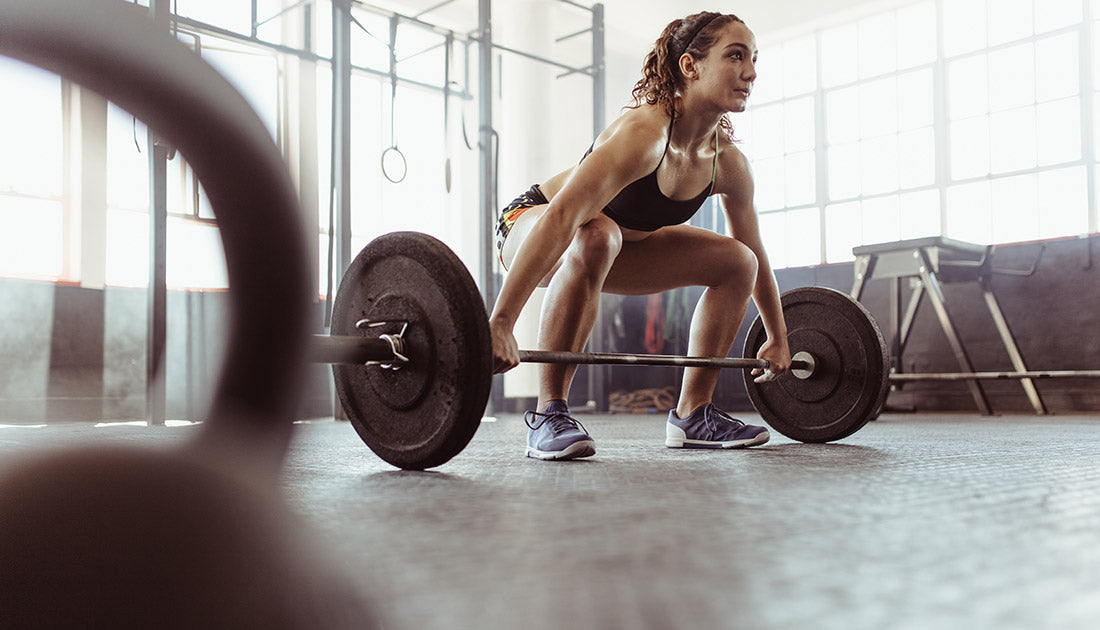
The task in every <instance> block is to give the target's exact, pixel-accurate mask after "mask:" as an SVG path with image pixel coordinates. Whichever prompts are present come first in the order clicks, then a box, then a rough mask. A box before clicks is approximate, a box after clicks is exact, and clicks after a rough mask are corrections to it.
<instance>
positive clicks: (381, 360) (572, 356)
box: [310, 335, 813, 371]
mask: <svg viewBox="0 0 1100 630" xmlns="http://www.w3.org/2000/svg"><path fill="white" fill-rule="evenodd" d="M403 348H404V340H403V339H402V338H401V337H398V336H394V335H381V336H380V337H377V338H371V337H354V336H350V335H344V336H336V335H314V336H313V342H312V346H311V350H310V357H311V360H312V361H313V362H315V363H347V364H358V365H390V366H392V367H400V366H401V364H402V362H403V361H404V360H406V359H407V360H408V361H416V358H415V357H403V352H402V351H403ZM519 360H520V363H557V364H563V365H639V366H642V365H649V366H666V367H700V368H743V369H754V370H755V369H760V370H767V369H770V368H771V364H770V363H769V362H768V361H767V360H766V359H748V358H735V357H686V356H677V355H668V354H624V353H615V352H565V351H557V350H520V351H519ZM791 369H792V370H799V371H811V370H813V365H812V359H809V358H806V359H798V360H794V361H792V362H791Z"/></svg>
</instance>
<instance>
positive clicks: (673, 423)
mask: <svg viewBox="0 0 1100 630" xmlns="http://www.w3.org/2000/svg"><path fill="white" fill-rule="evenodd" d="M769 438H771V436H770V435H768V430H767V429H765V428H764V427H757V426H753V425H751V424H745V423H744V422H741V421H740V420H738V419H736V418H732V417H730V415H729V414H727V413H726V412H724V411H722V410H721V409H719V408H718V407H715V406H714V403H707V404H706V405H703V406H702V407H699V408H698V409H696V410H695V411H693V412H691V414H690V415H689V416H688V417H686V418H683V419H681V418H680V416H678V415H676V410H675V409H673V410H672V411H669V412H668V424H666V425H665V446H667V447H669V448H744V447H746V446H758V445H760V444H763V443H764V442H767V441H768V439H769Z"/></svg>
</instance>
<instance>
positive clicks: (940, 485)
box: [0, 415, 1100, 630]
mask: <svg viewBox="0 0 1100 630" xmlns="http://www.w3.org/2000/svg"><path fill="white" fill-rule="evenodd" d="M580 419H581V421H582V422H583V423H584V424H585V425H586V426H587V428H588V429H589V431H590V432H591V433H592V434H593V436H594V437H595V439H596V441H597V454H596V456H595V457H592V458H590V459H586V460H580V461H575V462H564V463H549V462H540V461H535V460H531V459H527V458H525V457H523V445H524V439H525V427H524V425H523V422H522V419H521V418H520V417H519V416H502V417H500V418H498V419H497V420H496V421H491V422H485V423H483V424H482V426H481V428H480V430H479V431H478V433H477V435H476V436H475V437H474V439H473V442H471V444H470V445H469V447H467V449H466V450H465V451H463V452H462V453H461V454H460V455H459V456H458V457H456V458H455V459H454V460H452V461H451V462H449V463H447V464H445V465H444V466H442V467H440V468H438V469H436V470H433V471H428V472H405V471H399V470H396V469H393V468H392V467H390V466H389V465H387V464H385V463H384V462H382V461H381V460H379V459H378V458H377V457H375V456H374V455H373V453H371V452H370V451H369V450H368V449H367V448H366V447H365V446H364V445H363V444H362V442H361V441H360V440H359V438H358V436H357V435H356V434H355V431H354V430H353V429H352V427H351V426H349V425H347V424H346V423H339V422H334V421H315V422H309V423H303V424H299V425H298V426H297V432H296V436H295V439H294V443H293V446H292V450H291V452H290V454H289V456H288V458H287V461H286V463H285V467H284V471H285V472H284V475H283V477H282V484H283V486H284V488H285V490H286V493H287V496H288V499H289V502H290V504H291V507H292V509H293V510H294V511H295V512H297V513H298V514H300V515H301V516H302V517H303V519H304V520H305V522H306V523H307V525H309V526H310V527H311V529H312V531H313V533H314V534H315V535H316V536H317V537H318V539H319V540H322V541H324V542H325V543H326V544H328V545H330V546H331V547H332V548H333V550H334V551H335V554H336V557H338V558H339V559H340V563H341V564H342V565H343V566H342V567H339V569H340V570H342V571H343V572H344V573H346V575H347V576H348V580H349V581H350V582H352V583H358V585H359V586H361V587H362V588H363V589H364V591H365V592H366V593H367V594H368V597H369V598H370V599H371V600H372V601H373V603H374V604H375V608H376V609H377V610H379V611H380V615H381V616H382V620H383V622H384V627H386V628H398V629H404V628H415V629H431V628H448V629H452V628H514V627H519V626H524V627H526V628H551V627H563V626H564V627H590V628H688V627H697V628H734V627H736V628H792V629H796V628H797V629H804V628H815V629H817V628H844V629H852V628H875V629H879V628H914V629H918V628H919V629H927V628H967V629H975V628H996V629H999V630H1000V629H1005V628H1027V629H1034V628H1058V629H1074V628H1095V627H1096V623H1097V619H1100V466H1098V465H1097V459H1096V455H1097V452H1098V450H1100V449H1098V448H1097V442H1098V441H1100V440H1098V438H1097V435H1098V433H1097V431H1098V428H1100V418H1098V417H1090V416H1052V417H1035V416H1000V417H992V418H988V417H980V416H976V415H937V416H926V415H887V416H884V417H883V418H881V419H879V420H878V421H876V422H873V423H871V424H869V425H868V426H867V427H865V428H864V429H862V430H861V431H860V432H859V433H857V434H856V435H854V436H852V437H851V438H848V439H847V440H845V441H844V442H842V443H838V444H832V445H808V444H800V443H795V442H791V441H790V440H788V439H786V438H783V437H782V436H777V435H773V438H772V441H771V442H770V443H769V444H767V445H765V446H763V447H760V448H755V449H751V450H747V451H725V452H715V451H687V450H673V449H666V448H664V446H663V432H664V428H663V417H662V416H658V415H635V416H629V415H615V416H606V415H601V416H581V418H580ZM746 419H748V420H750V421H751V420H752V417H751V416H746ZM192 431H193V429H191V428H187V427H183V428H163V429H161V428H155V429H150V428H145V427H132V426H120V427H107V428H99V429H92V428H89V427H86V426H84V425H80V426H77V425H70V426H65V425H55V426H50V427H46V428H41V429H28V428H8V429H2V430H0V458H2V457H5V456H6V455H9V454H10V453H12V452H13V451H16V450H22V449H25V448H28V447H38V446H44V445H47V444H51V445H56V444H58V443H66V442H70V441H71V442H72V443H87V442H88V441H89V440H100V439H102V440H105V441H108V442H113V443H117V442H119V441H123V442H124V443H141V444H144V443H151V444H158V443H164V442H166V441H172V440H175V439H177V437H178V438H181V439H182V438H183V437H184V436H186V435H188V434H189V433H191V432H192Z"/></svg>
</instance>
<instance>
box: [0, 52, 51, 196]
mask: <svg viewBox="0 0 1100 630" xmlns="http://www.w3.org/2000/svg"><path fill="white" fill-rule="evenodd" d="M0 36H2V35H0ZM0 86H3V90H4V93H5V94H7V96H6V97H4V98H0V190H17V191H19V192H22V193H26V194H30V195H47V196H54V195H60V194H61V191H62V183H61V174H62V168H61V161H62V157H61V150H62V141H61V79H60V78H59V77H58V76H57V75H56V74H52V73H49V72H46V71H44V70H39V69H38V68H36V67H34V66H30V65H26V64H24V63H20V62H17V61H13V60H11V59H8V58H7V57H0Z"/></svg>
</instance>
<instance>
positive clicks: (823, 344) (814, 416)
mask: <svg viewBox="0 0 1100 630" xmlns="http://www.w3.org/2000/svg"><path fill="white" fill-rule="evenodd" d="M781 301H782V304H783V318H784V320H786V322H787V338H788V341H789V343H790V348H791V354H795V353H797V352H800V351H805V352H809V353H810V354H812V355H813V356H814V360H815V362H816V365H815V367H814V373H813V375H811V376H810V377H809V378H807V379H804V380H803V379H799V378H797V377H796V376H794V375H793V374H791V373H789V372H788V373H787V374H784V375H782V376H780V377H779V378H778V379H776V380H774V381H771V382H768V383H755V382H753V376H752V373H751V371H750V370H745V386H746V387H747V389H748V393H749V398H750V399H752V403H753V405H754V406H755V407H756V410H757V411H758V412H759V413H760V416H761V417H762V418H763V419H764V421H765V422H767V423H768V425H769V426H771V427H772V428H774V429H775V430H776V431H778V432H780V433H782V434H783V435H785V436H787V437H789V438H791V439H794V440H799V441H802V442H832V441H835V440H840V439H843V438H845V437H848V436H849V435H851V434H853V433H855V432H856V431H858V430H859V429H860V428H862V427H863V425H865V424H867V422H868V421H870V420H871V419H873V418H874V417H875V416H877V415H878V413H879V412H880V411H881V410H882V406H883V404H884V403H885V402H886V393H887V386H888V385H889V378H888V377H889V373H888V370H889V360H888V356H887V353H886V342H885V340H884V339H883V337H882V332H881V331H880V330H879V328H878V325H877V324H876V323H875V320H874V319H873V318H872V317H871V314H870V313H868V312H867V309H865V308H863V306H862V305H861V304H860V303H859V302H856V301H855V300H853V299H852V298H851V297H849V296H848V295H847V294H845V293H841V292H840V291H835V290H833V289H827V288H824V287H804V288H800V289H794V290H791V291H788V292H786V293H784V294H783V295H782V297H781ZM767 338H768V336H767V332H766V331H765V330H764V324H763V321H762V320H761V319H760V318H759V317H757V318H756V321H754V322H753V324H752V326H751V327H750V328H749V333H748V337H747V338H746V339H745V350H744V356H746V357H751V358H755V357H756V353H757V352H758V351H759V350H760V347H761V346H762V345H764V342H765V341H767Z"/></svg>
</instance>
